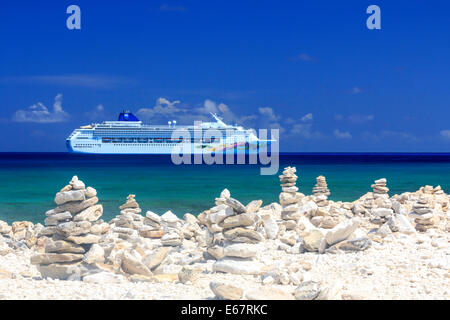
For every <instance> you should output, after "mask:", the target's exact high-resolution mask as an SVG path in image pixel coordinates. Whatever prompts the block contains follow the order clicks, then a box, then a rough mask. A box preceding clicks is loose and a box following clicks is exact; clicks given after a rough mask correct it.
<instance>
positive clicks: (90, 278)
mask: <svg viewBox="0 0 450 320" xmlns="http://www.w3.org/2000/svg"><path fill="white" fill-rule="evenodd" d="M83 282H87V283H98V284H111V283H122V282H124V277H123V276H122V275H120V274H115V273H111V272H106V271H103V272H98V273H94V274H90V275H87V276H84V277H83Z"/></svg>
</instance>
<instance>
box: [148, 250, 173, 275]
mask: <svg viewBox="0 0 450 320" xmlns="http://www.w3.org/2000/svg"><path fill="white" fill-rule="evenodd" d="M171 250H172V249H171V248H169V247H159V248H157V249H155V251H154V252H152V253H151V254H149V255H147V256H146V257H145V258H144V264H145V265H146V266H147V268H148V269H149V270H153V269H155V268H157V267H158V266H159V265H160V264H161V263H162V262H163V261H164V259H165V258H166V257H167V255H168V254H169V252H170V251H171Z"/></svg>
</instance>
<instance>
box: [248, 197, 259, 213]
mask: <svg viewBox="0 0 450 320" xmlns="http://www.w3.org/2000/svg"><path fill="white" fill-rule="evenodd" d="M262 203H263V202H262V200H253V201H251V202H250V203H249V204H247V205H246V206H245V212H247V213H254V212H257V211H258V210H259V208H261V205H262Z"/></svg>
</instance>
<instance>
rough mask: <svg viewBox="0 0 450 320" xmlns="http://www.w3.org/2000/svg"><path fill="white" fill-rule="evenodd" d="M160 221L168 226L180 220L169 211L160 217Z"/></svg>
mask: <svg viewBox="0 0 450 320" xmlns="http://www.w3.org/2000/svg"><path fill="white" fill-rule="evenodd" d="M161 221H163V222H166V223H168V224H175V223H177V222H178V221H180V219H179V218H178V217H177V216H176V215H175V214H174V213H173V212H172V211H170V210H169V211H167V212H166V213H164V214H163V215H162V216H161Z"/></svg>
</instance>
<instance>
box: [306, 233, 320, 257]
mask: <svg viewBox="0 0 450 320" xmlns="http://www.w3.org/2000/svg"><path fill="white" fill-rule="evenodd" d="M323 238H324V235H323V233H322V232H321V231H320V230H312V231H311V232H310V233H309V234H308V235H307V236H305V237H304V238H303V247H304V248H305V249H306V250H308V251H311V252H314V251H318V250H319V246H320V243H321V241H322V239H323Z"/></svg>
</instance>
